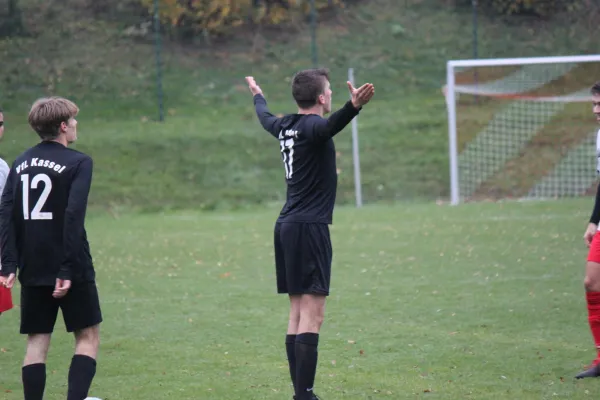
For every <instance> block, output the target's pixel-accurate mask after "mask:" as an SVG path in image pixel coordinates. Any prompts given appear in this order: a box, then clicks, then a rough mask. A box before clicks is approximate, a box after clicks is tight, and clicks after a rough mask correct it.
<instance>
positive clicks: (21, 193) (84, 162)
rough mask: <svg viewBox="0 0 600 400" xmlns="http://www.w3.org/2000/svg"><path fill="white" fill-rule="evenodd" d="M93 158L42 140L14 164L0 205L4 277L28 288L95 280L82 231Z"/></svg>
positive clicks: (87, 245) (0, 241)
mask: <svg viewBox="0 0 600 400" xmlns="http://www.w3.org/2000/svg"><path fill="white" fill-rule="evenodd" d="M92 169H93V163H92V159H91V158H90V157H89V156H87V155H85V154H83V153H81V152H79V151H76V150H73V149H69V148H67V147H65V146H63V145H62V144H60V143H57V142H50V141H44V142H41V143H39V144H38V145H36V146H34V147H32V148H30V149H28V150H27V151H25V152H24V153H23V154H21V155H20V156H19V157H17V159H16V160H15V162H14V163H13V165H12V167H11V169H10V173H9V175H8V180H7V182H6V187H5V188H4V192H3V193H2V200H1V205H0V249H1V254H2V275H7V274H8V273H11V272H14V273H16V272H17V269H18V277H19V281H20V282H21V284H22V285H24V286H54V284H55V282H56V279H57V278H60V279H69V280H72V281H73V282H84V281H93V280H94V279H95V273H94V267H93V263H92V257H91V254H90V247H89V244H88V240H87V235H86V231H85V228H84V220H85V214H86V209H87V201H88V195H89V191H90V186H91V182H92Z"/></svg>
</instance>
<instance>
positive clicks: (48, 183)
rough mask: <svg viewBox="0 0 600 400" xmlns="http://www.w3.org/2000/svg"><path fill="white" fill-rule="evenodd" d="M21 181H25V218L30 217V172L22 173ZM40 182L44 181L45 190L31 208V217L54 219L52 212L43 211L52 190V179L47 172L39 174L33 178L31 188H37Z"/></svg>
mask: <svg viewBox="0 0 600 400" xmlns="http://www.w3.org/2000/svg"><path fill="white" fill-rule="evenodd" d="M21 182H23V218H24V219H29V174H23V175H21ZM40 182H43V183H44V190H43V191H42V194H41V195H40V198H39V199H38V201H37V203H35V206H34V207H33V210H31V219H52V213H51V212H42V211H41V210H42V207H44V204H45V203H46V200H48V196H49V195H50V192H51V191H52V180H51V179H50V177H49V176H48V175H46V174H37V175H36V176H34V177H33V179H32V180H31V189H37V188H38V184H39V183H40Z"/></svg>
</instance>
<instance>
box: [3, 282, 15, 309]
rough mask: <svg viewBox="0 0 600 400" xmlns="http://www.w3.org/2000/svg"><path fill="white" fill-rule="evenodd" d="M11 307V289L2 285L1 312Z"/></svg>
mask: <svg viewBox="0 0 600 400" xmlns="http://www.w3.org/2000/svg"><path fill="white" fill-rule="evenodd" d="M11 308H13V302H12V295H11V293H10V289H7V288H5V287H4V286H0V312H4V311H8V310H10V309H11Z"/></svg>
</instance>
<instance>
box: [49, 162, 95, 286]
mask: <svg viewBox="0 0 600 400" xmlns="http://www.w3.org/2000/svg"><path fill="white" fill-rule="evenodd" d="M92 170H93V162H92V159H91V158H89V157H86V158H85V159H84V160H83V161H81V162H80V163H79V164H78V165H77V167H76V169H75V171H74V172H73V178H72V179H73V181H72V183H71V190H70V192H69V198H68V203H67V208H66V210H65V222H64V227H63V246H64V258H63V260H62V262H61V265H60V270H59V273H58V277H57V278H58V279H62V280H71V277H72V275H73V272H74V270H75V269H76V268H80V266H79V265H78V264H77V262H76V261H77V256H78V255H79V253H80V251H81V247H82V246H83V243H82V240H83V231H84V222H85V213H86V210H87V202H88V197H89V193H90V188H91V186H92Z"/></svg>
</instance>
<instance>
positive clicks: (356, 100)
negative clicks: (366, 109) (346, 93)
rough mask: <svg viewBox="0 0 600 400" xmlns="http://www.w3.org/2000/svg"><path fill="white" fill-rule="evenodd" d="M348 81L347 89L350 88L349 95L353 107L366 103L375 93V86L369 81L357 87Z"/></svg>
mask: <svg viewBox="0 0 600 400" xmlns="http://www.w3.org/2000/svg"><path fill="white" fill-rule="evenodd" d="M347 83H348V90H350V95H351V96H352V105H353V106H354V107H355V108H360V107H362V106H364V105H365V104H367V103H368V102H369V101H370V100H371V99H372V98H373V95H374V94H375V87H374V86H373V84H371V83H365V84H364V85H362V86H361V87H359V88H358V89H357V88H355V87H354V86H352V83H350V81H348V82H347Z"/></svg>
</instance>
